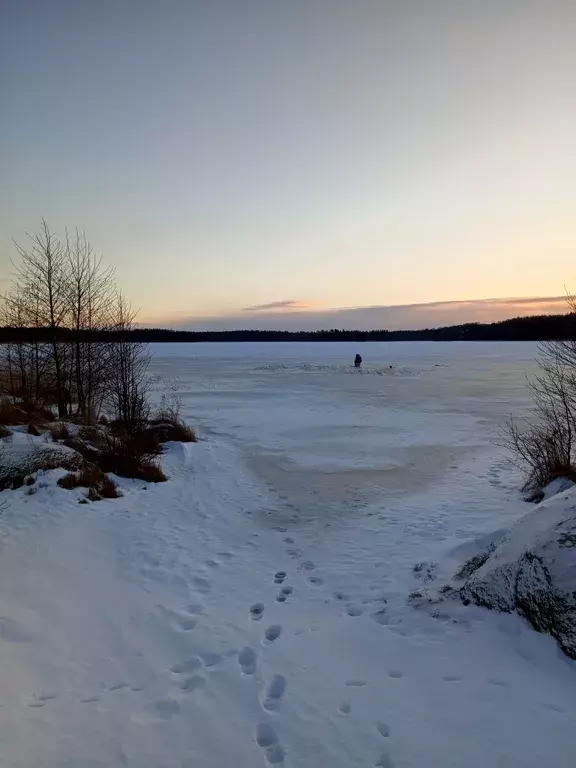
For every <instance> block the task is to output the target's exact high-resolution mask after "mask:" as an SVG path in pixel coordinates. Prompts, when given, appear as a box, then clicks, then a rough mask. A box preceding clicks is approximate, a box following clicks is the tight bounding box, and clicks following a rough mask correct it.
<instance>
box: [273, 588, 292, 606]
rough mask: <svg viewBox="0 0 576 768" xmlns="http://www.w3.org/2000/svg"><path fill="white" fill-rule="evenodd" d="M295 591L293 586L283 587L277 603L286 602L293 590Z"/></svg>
mask: <svg viewBox="0 0 576 768" xmlns="http://www.w3.org/2000/svg"><path fill="white" fill-rule="evenodd" d="M293 591H294V588H293V587H282V589H281V590H280V592H279V593H278V597H277V598H276V602H277V603H285V602H286V600H288V598H289V597H290V595H291V594H292V592H293Z"/></svg>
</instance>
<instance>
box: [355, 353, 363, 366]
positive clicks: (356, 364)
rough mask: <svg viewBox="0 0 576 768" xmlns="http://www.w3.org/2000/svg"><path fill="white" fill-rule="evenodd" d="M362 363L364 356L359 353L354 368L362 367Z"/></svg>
mask: <svg viewBox="0 0 576 768" xmlns="http://www.w3.org/2000/svg"><path fill="white" fill-rule="evenodd" d="M361 365H362V357H361V356H360V355H358V354H357V355H356V357H355V358H354V368H360V366H361Z"/></svg>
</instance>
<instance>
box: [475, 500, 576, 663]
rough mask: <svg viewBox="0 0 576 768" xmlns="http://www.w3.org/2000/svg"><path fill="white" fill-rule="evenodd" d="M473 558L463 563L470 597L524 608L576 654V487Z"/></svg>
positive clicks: (494, 606) (537, 625)
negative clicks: (482, 553) (475, 566)
mask: <svg viewBox="0 0 576 768" xmlns="http://www.w3.org/2000/svg"><path fill="white" fill-rule="evenodd" d="M473 560H474V562H472V561H469V562H468V563H467V564H465V565H464V567H463V569H464V570H463V574H465V575H468V574H470V575H469V577H468V578H467V581H466V583H465V584H464V586H463V587H462V588H461V590H460V594H461V596H462V598H463V599H464V600H465V601H471V602H474V603H476V604H478V605H482V606H485V607H486V608H491V609H494V610H497V611H505V612H507V613H510V612H517V613H519V614H520V615H522V616H524V617H525V618H526V619H528V621H529V622H530V623H531V624H532V626H533V627H534V628H535V629H537V630H538V631H539V632H546V633H548V634H550V635H552V636H553V637H555V638H556V639H557V640H558V642H559V643H560V646H561V647H562V649H563V650H564V651H565V653H567V654H568V655H569V656H571V657H572V658H576V489H570V490H569V491H568V492H566V493H561V494H558V495H556V496H554V497H552V498H550V499H548V500H547V501H545V502H543V503H542V504H541V505H539V506H538V507H537V508H536V509H535V510H534V511H533V512H531V513H530V514H528V515H526V516H525V517H523V518H521V519H520V520H519V521H518V522H517V523H516V524H515V525H514V526H513V527H512V528H511V529H510V531H509V532H508V533H507V534H506V535H505V536H504V537H503V538H502V540H501V541H500V543H499V544H497V545H496V546H495V547H493V548H492V551H490V548H489V549H487V550H486V552H485V553H484V556H482V555H476V556H475V558H473ZM467 565H470V567H469V568H468V573H466V566H467ZM474 565H477V566H479V567H477V568H476V569H474ZM470 571H473V572H472V573H470Z"/></svg>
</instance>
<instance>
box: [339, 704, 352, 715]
mask: <svg viewBox="0 0 576 768" xmlns="http://www.w3.org/2000/svg"><path fill="white" fill-rule="evenodd" d="M340 712H342V714H343V715H349V714H350V712H352V705H351V704H350V702H349V701H343V702H342V704H340Z"/></svg>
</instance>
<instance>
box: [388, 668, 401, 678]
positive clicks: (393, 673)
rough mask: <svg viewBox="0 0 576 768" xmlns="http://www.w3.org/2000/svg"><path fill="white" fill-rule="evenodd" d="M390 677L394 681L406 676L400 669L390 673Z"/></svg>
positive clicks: (392, 670)
mask: <svg viewBox="0 0 576 768" xmlns="http://www.w3.org/2000/svg"><path fill="white" fill-rule="evenodd" d="M388 677H393V678H394V679H396V680H397V679H399V678H401V677H404V674H403V673H402V672H400V670H399V669H391V670H390V671H389V672H388Z"/></svg>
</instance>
